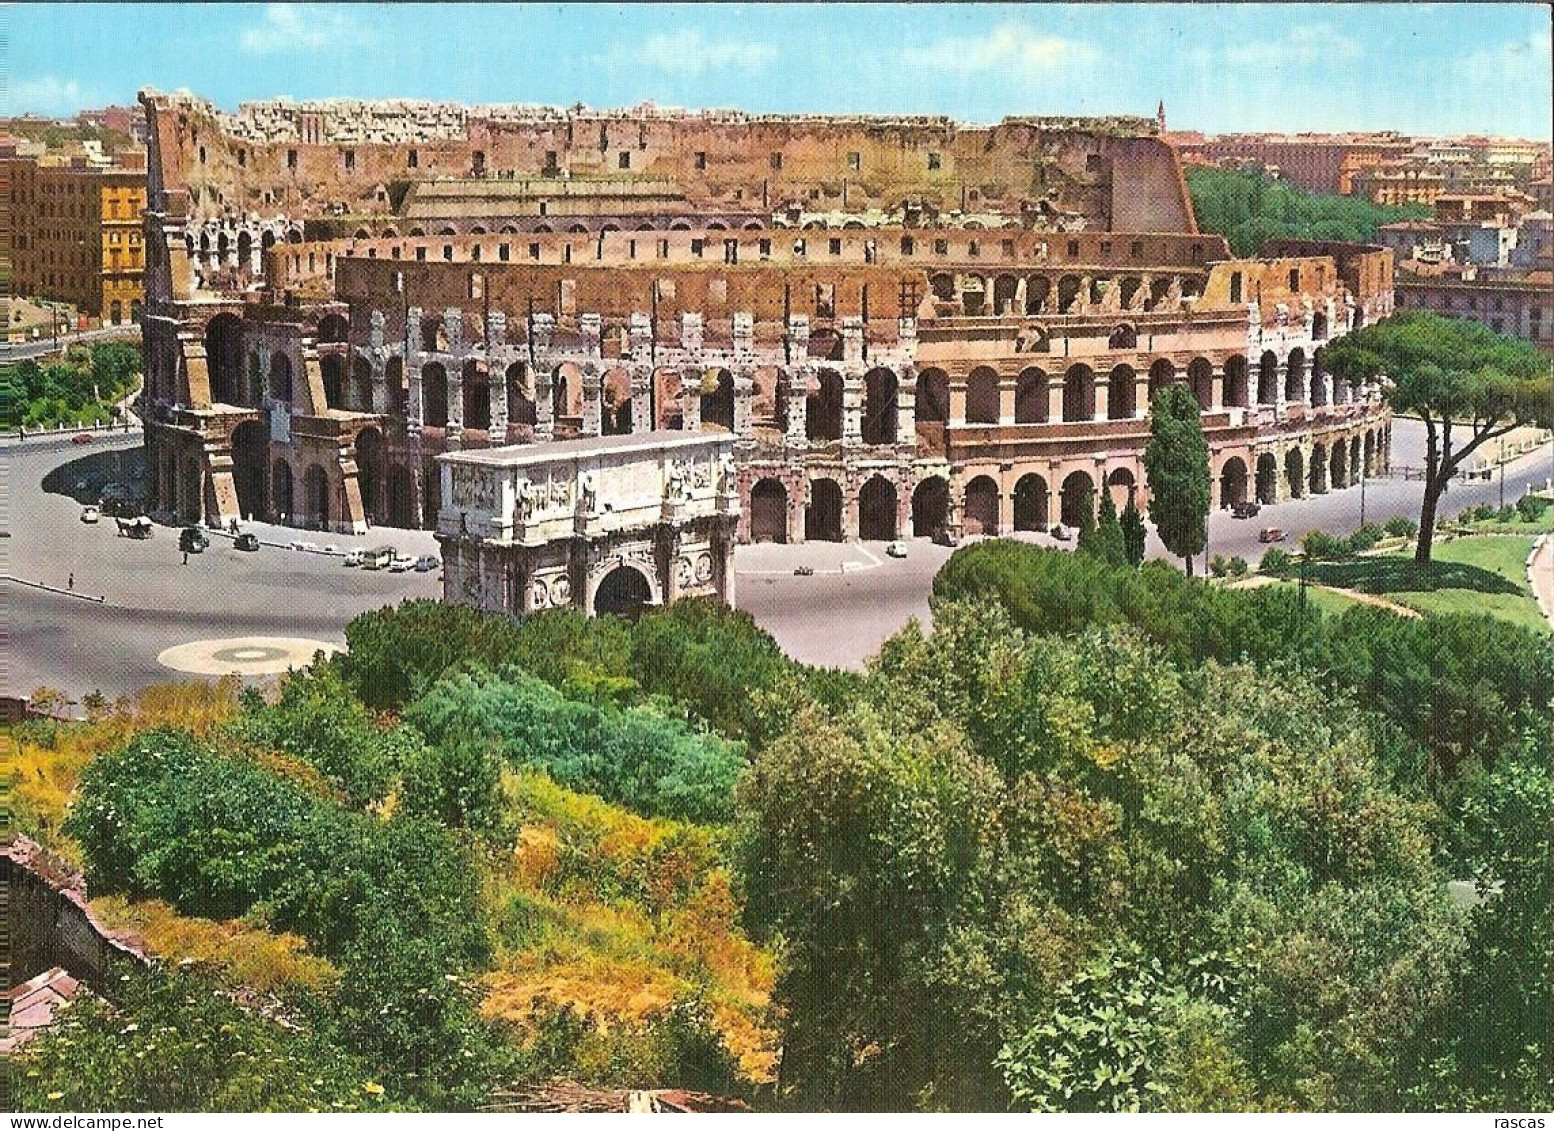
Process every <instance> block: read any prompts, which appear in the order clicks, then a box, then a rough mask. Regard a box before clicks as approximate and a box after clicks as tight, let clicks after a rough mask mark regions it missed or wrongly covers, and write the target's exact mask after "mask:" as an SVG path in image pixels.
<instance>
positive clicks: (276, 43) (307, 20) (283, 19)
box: [238, 4, 367, 55]
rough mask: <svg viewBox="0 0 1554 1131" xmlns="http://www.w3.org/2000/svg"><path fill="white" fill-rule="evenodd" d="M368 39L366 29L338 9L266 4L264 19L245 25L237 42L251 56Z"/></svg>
mask: <svg viewBox="0 0 1554 1131" xmlns="http://www.w3.org/2000/svg"><path fill="white" fill-rule="evenodd" d="M366 38H367V37H366V35H365V32H364V29H362V28H361V27H359V26H357V25H356V24H354V23H353V22H352V21H351V20H350V19H348V18H347V17H346V16H345V15H344V14H343V13H342V12H340V11H338V10H332V9H325V8H315V7H307V8H300V9H299V8H298V7H297V6H296V5H294V4H267V5H266V6H265V9H264V18H263V19H262V20H260V22H259V23H257V24H254V25H252V26H250V27H246V28H244V29H243V34H242V35H241V36H240V37H239V38H238V43H239V45H240V46H241V47H242V49H243V51H244V52H246V53H247V54H249V55H274V54H279V53H281V52H287V51H322V50H323V49H324V48H326V47H329V46H331V45H334V46H339V45H343V44H346V43H350V44H353V45H355V46H360V45H361V44H362V43H363V42H364V40H365V39H366Z"/></svg>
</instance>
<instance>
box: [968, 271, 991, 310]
mask: <svg viewBox="0 0 1554 1131" xmlns="http://www.w3.org/2000/svg"><path fill="white" fill-rule="evenodd" d="M987 289H988V288H987V284H986V283H985V282H984V281H983V279H982V277H981V276H980V275H965V276H962V278H961V288H960V306H961V310H963V311H964V312H965V313H966V314H967V316H969V317H973V318H975V317H979V316H980V315H983V314H991V313H992V311H990V310H988V309H987V299H988V293H987Z"/></svg>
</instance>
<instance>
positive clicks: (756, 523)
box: [750, 479, 788, 542]
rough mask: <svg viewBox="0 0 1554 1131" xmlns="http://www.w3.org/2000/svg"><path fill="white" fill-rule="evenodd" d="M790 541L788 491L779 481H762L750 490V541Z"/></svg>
mask: <svg viewBox="0 0 1554 1131" xmlns="http://www.w3.org/2000/svg"><path fill="white" fill-rule="evenodd" d="M787 540H788V489H787V488H786V487H784V486H783V485H782V481H781V480H778V479H762V480H760V481H759V482H758V483H756V485H755V486H754V487H752V488H751V489H750V541H752V542H786V541H787Z"/></svg>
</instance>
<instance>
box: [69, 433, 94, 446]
mask: <svg viewBox="0 0 1554 1131" xmlns="http://www.w3.org/2000/svg"><path fill="white" fill-rule="evenodd" d="M70 442H71V443H72V444H90V443H91V442H92V434H91V433H90V432H77V433H76V434H75V435H74V436H72V437H70Z"/></svg>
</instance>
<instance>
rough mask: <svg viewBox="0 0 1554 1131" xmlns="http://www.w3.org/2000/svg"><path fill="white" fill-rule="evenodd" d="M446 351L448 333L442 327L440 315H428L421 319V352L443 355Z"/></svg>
mask: <svg viewBox="0 0 1554 1131" xmlns="http://www.w3.org/2000/svg"><path fill="white" fill-rule="evenodd" d="M447 349H448V331H447V330H446V329H445V328H444V327H443V324H442V315H440V314H428V315H427V316H426V317H425V318H422V319H421V351H422V352H423V353H443V352H446V351H447Z"/></svg>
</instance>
